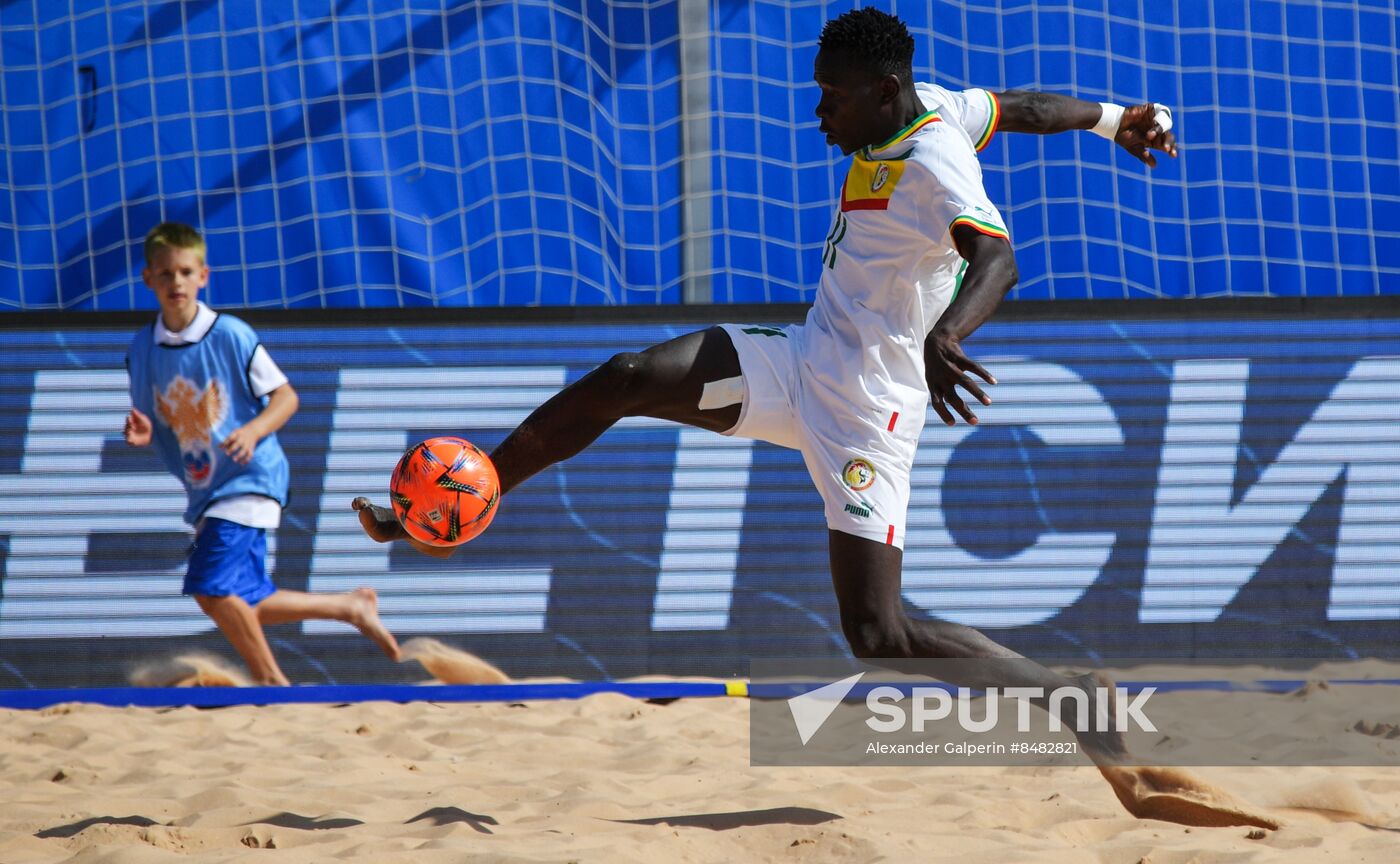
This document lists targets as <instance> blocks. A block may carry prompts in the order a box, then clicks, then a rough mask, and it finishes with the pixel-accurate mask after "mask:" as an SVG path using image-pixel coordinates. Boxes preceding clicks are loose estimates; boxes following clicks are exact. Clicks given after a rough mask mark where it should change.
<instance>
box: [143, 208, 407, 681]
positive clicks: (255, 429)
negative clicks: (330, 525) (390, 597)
mask: <svg viewBox="0 0 1400 864" xmlns="http://www.w3.org/2000/svg"><path fill="white" fill-rule="evenodd" d="M145 255H146V266H145V269H143V270H142V271H141V278H142V279H143V280H144V281H145V283H146V285H147V286H148V287H149V288H150V289H151V290H152V291H153V292H155V295H156V300H157V302H158V303H159V304H160V315H159V316H157V318H156V320H155V321H153V322H151V323H150V324H149V325H147V326H145V327H143V328H141V330H140V331H138V332H137V334H136V336H135V338H133V339H132V340H131V346H130V348H129V349H128V350H127V357H126V367H127V374H128V375H129V377H130V383H131V402H132V405H133V406H134V407H133V408H132V409H131V411H130V412H128V414H127V417H126V428H125V437H126V443H128V444H130V445H132V446H133V447H145V446H147V445H148V444H151V443H154V444H155V446H156V450H157V452H158V453H159V454H160V458H161V460H162V461H163V462H164V463H165V466H166V468H167V469H169V471H170V473H172V474H174V475H175V476H176V477H177V478H179V480H180V482H181V483H182V484H184V487H185V491H186V492H187V493H188V495H189V506H188V508H187V509H186V510H185V521H186V522H188V523H190V524H191V525H193V526H194V527H195V544H194V550H193V552H191V554H190V562H189V570H188V572H187V573H186V575H185V584H184V593H185V594H188V595H190V596H192V597H194V599H195V601H196V602H197V603H199V608H200V609H202V610H204V613H205V614H206V615H208V616H209V617H210V618H211V619H213V621H214V623H215V624H217V625H218V627H219V629H220V630H221V631H223V633H224V635H225V636H227V637H228V639H229V641H230V642H232V643H233V647H234V648H235V649H237V651H238V653H239V655H240V656H241V657H242V658H243V661H244V662H245V663H247V664H248V669H249V671H250V672H251V674H252V677H253V679H254V681H255V682H256V683H258V684H265V685H285V684H287V683H289V682H288V681H287V677H286V676H285V675H283V674H282V670H281V668H279V667H278V665H277V660H276V659H275V658H274V657H273V656H272V649H271V648H270V647H269V646H268V642H267V637H266V636H265V635H264V633H263V625H264V624H278V623H284V622H289V621H303V620H306V619H309V618H319V619H330V620H336V621H344V622H345V623H347V624H350V625H352V626H354V627H356V628H357V629H359V631H360V632H361V633H363V634H365V635H366V636H368V637H369V638H370V639H372V640H374V642H375V644H377V645H378V646H379V647H380V648H381V649H382V650H383V651H384V653H385V654H387V655H389V657H391V658H393V659H395V660H397V659H398V658H399V646H398V643H397V642H396V641H395V640H394V637H393V634H391V633H390V632H389V631H388V630H387V629H386V628H385V627H384V624H383V623H382V622H381V621H380V619H379V611H378V598H377V597H376V595H375V592H374V589H373V588H357V589H356V590H354V591H350V592H347V593H344V594H308V593H305V592H301V591H283V590H278V588H277V586H275V585H274V584H273V583H272V580H271V579H270V578H268V575H267V571H266V569H265V568H264V560H265V558H266V555H267V529H269V528H276V527H277V525H278V523H279V522H280V521H281V518H282V508H283V507H284V506H286V503H287V484H288V474H289V472H288V468H287V457H286V454H284V453H283V452H282V445H281V444H279V443H278V441H277V434H276V433H277V430H278V429H281V428H282V426H283V425H284V424H285V423H286V422H287V421H288V420H289V419H291V416H292V415H293V414H294V413H296V410H297V404H298V400H297V394H296V391H295V390H294V389H292V385H291V384H290V383H289V382H288V381H287V376H286V375H284V374H283V373H282V370H281V369H280V368H278V366H277V364H276V363H275V362H273V360H272V357H271V355H269V354H268V353H267V349H266V348H264V347H263V346H262V344H261V343H260V342H259V341H258V336H257V334H256V333H255V332H253V329H252V328H251V327H249V326H248V325H247V324H245V323H244V322H242V321H240V320H239V319H237V318H235V317H233V316H232V315H225V314H220V313H217V312H215V311H214V310H212V309H210V308H209V307H208V306H206V305H205V304H203V303H201V302H199V290H200V289H201V288H203V287H204V286H205V285H206V284H207V283H208V281H209V267H208V265H207V264H206V262H205V244H204V238H203V237H201V236H200V235H199V232H197V231H195V230H194V229H193V228H191V227H190V226H188V225H183V224H181V223H178V222H163V223H161V224H160V225H157V226H156V227H155V228H152V229H151V231H150V233H149V234H147V235H146V244H145Z"/></svg>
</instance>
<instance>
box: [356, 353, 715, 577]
mask: <svg viewBox="0 0 1400 864" xmlns="http://www.w3.org/2000/svg"><path fill="white" fill-rule="evenodd" d="M739 374H740V370H739V356H738V354H736V353H735V351H734V344H733V343H732V342H731V341H730V339H729V334H727V333H725V332H724V331H723V330H721V329H720V328H718V327H711V328H710V329H708V330H700V331H697V332H694V333H687V334H686V335H684V336H679V337H677V338H675V339H672V340H670V341H668V342H662V343H661V344H659V345H654V346H652V347H651V348H648V349H647V350H645V351H642V352H641V353H637V354H632V353H627V354H618V355H616V356H615V357H613V358H612V359H611V360H609V361H608V362H606V363H604V364H603V365H601V366H599V367H598V368H596V369H594V370H593V371H592V372H589V373H588V374H587V375H585V376H583V377H582V378H580V379H579V380H577V381H575V382H574V383H573V384H570V385H569V386H568V387H565V388H564V389H563V390H561V391H559V392H558V393H556V394H555V395H554V396H553V397H552V398H551V399H550V400H549V401H548V402H545V403H544V404H543V405H541V406H540V407H539V408H536V409H535V410H534V412H533V413H531V414H530V416H529V417H527V418H525V421H524V422H523V423H521V424H520V425H519V426H518V427H516V429H515V431H513V432H511V433H510V435H508V436H506V439H505V440H504V441H502V442H501V443H500V445H499V446H497V447H496V449H495V450H493V451H492V452H491V461H492V463H494V464H495V466H496V473H497V475H498V476H499V478H500V486H501V494H502V495H505V494H506V493H507V492H509V491H510V490H512V489H514V488H515V487H516V486H518V485H520V484H521V483H522V482H524V481H525V480H527V479H529V478H530V477H533V476H534V475H535V474H538V473H539V472H540V471H543V470H544V469H545V468H548V467H549V466H550V465H553V464H554V463H556V462H562V461H563V460H565V459H568V458H569V457H571V456H574V455H576V454H577V453H579V452H581V451H582V450H583V449H584V448H586V447H587V446H588V445H590V444H592V443H593V442H594V441H596V440H598V436H600V435H602V434H603V433H604V432H606V431H607V430H608V429H610V428H611V427H612V425H613V424H614V423H616V422H617V421H618V420H621V419H622V418H623V417H657V418H660V419H662V420H673V421H675V422H677V423H686V424H689V425H691V426H698V427H700V428H702V429H709V430H711V431H715V432H722V431H724V430H726V429H730V428H732V427H733V426H734V424H735V423H737V422H738V421H739V407H740V406H738V405H730V406H727V407H724V408H717V409H713V410H706V411H702V410H700V407H699V404H700V397H701V395H702V393H703V392H704V389H705V385H706V384H708V383H710V382H712V381H720V380H723V379H726V378H734V377H737V376H738V375H739ZM350 506H351V508H352V509H354V510H355V511H356V512H357V513H358V514H359V519H360V527H361V528H363V529H364V532H365V534H366V535H368V536H369V538H370V539H371V540H374V541H375V542H378V543H387V542H389V541H391V540H408V541H409V542H410V543H411V544H412V545H413V547H414V548H415V549H418V550H419V551H420V552H423V553H425V554H428V555H432V556H434V557H447V556H448V555H450V554H452V551H453V548H450V547H449V548H442V547H434V546H428V545H426V544H423V543H418V542H417V541H414V540H413V539H412V538H410V537H408V535H407V534H406V533H405V532H404V530H403V526H401V525H399V522H398V520H397V519H396V518H394V513H393V511H392V510H390V509H389V508H388V507H381V506H378V505H376V504H373V503H371V502H370V500H369V499H368V498H364V497H360V498H356V499H355V500H354V501H352V502H351V504H350Z"/></svg>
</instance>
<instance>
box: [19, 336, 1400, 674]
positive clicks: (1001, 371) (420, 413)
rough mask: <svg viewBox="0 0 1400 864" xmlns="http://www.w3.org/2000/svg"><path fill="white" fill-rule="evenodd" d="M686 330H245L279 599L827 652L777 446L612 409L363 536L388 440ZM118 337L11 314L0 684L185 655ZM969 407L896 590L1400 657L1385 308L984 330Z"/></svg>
mask: <svg viewBox="0 0 1400 864" xmlns="http://www.w3.org/2000/svg"><path fill="white" fill-rule="evenodd" d="M697 326H702V325H694V324H674V325H671V324H662V323H646V324H642V323H612V324H585V323H574V324H543V325H530V324H476V325H471V324H459V323H453V324H450V325H448V324H443V325H438V326H428V325H417V326H403V327H363V326H328V325H318V326H289V325H264V326H260V327H259V328H258V329H259V332H260V335H261V336H262V339H263V343H264V344H265V345H266V346H267V348H268V349H269V351H270V352H271V353H272V355H273V357H274V358H275V359H276V360H277V361H278V362H279V363H280V364H281V366H282V367H283V369H284V370H285V371H286V372H287V373H288V375H289V376H290V378H291V380H292V382H293V384H294V385H295V386H296V388H297V390H298V391H299V393H300V395H301V405H302V407H301V410H300V411H299V412H298V414H297V415H296V416H295V417H294V418H293V419H292V421H291V422H290V423H289V424H288V426H287V427H286V428H285V429H284V430H283V431H282V432H281V433H280V436H279V437H280V438H281V441H282V443H283V446H284V448H285V449H286V451H287V453H288V456H289V458H290V460H291V464H292V478H293V480H292V501H291V504H290V506H289V507H288V509H287V511H286V513H285V515H284V519H283V524H282V527H281V529H280V530H279V531H278V532H277V533H276V536H275V538H273V541H272V542H271V543H270V559H271V560H270V567H271V572H272V573H273V576H274V578H275V580H276V582H277V583H278V585H279V586H281V587H283V588H290V589H298V590H310V591H343V590H348V589H350V588H353V587H356V586H359V585H371V586H373V587H375V588H376V589H377V590H378V592H379V595H380V598H381V604H382V605H381V609H382V612H383V613H384V619H385V622H386V623H387V624H388V625H389V626H390V628H391V629H393V630H394V631H395V632H396V633H397V634H398V635H399V636H400V638H406V637H411V636H415V635H427V636H434V637H437V638H440V639H443V640H444V641H447V642H449V643H451V644H454V645H458V646H460V647H463V648H466V649H469V650H472V651H474V652H476V653H478V654H481V655H482V656H484V657H485V658H487V659H489V660H490V661H492V662H494V663H497V664H498V665H500V666H501V667H502V668H504V669H505V670H506V671H507V672H509V673H511V674H513V675H517V676H519V675H569V676H577V677H584V678H604V677H624V676H631V675H639V674H650V673H656V674H707V675H730V674H743V673H744V672H745V670H746V668H747V660H748V658H750V657H812V656H839V655H843V654H844V653H845V651H846V647H845V641H844V639H843V638H842V636H841V631H840V625H839V620H838V617H837V613H836V606H835V602H834V599H833V597H832V595H831V590H830V581H829V575H828V571H827V566H826V528H825V524H824V520H823V518H822V511H821V506H820V502H819V499H818V497H817V495H816V493H815V492H814V491H813V489H812V487H811V484H810V482H809V480H808V479H807V476H806V471H805V468H804V467H803V465H802V461H801V459H800V457H799V455H798V454H797V453H796V452H793V451H787V450H783V449H780V448H777V447H774V446H771V445H767V444H760V443H753V442H749V441H744V440H735V439H730V438H725V437H722V436H719V435H715V434H712V433H708V432H702V431H699V430H693V429H689V428H683V427H680V426H677V425H674V424H669V423H663V422H660V421H653V420H628V421H624V422H622V423H620V424H619V425H618V426H617V427H615V428H614V429H613V430H612V431H610V432H609V433H607V434H606V435H604V436H603V438H601V439H600V440H599V441H598V443H597V444H596V445H594V446H593V447H592V448H590V449H589V450H587V451H585V452H584V453H583V454H582V455H580V456H578V457H576V458H575V459H573V460H570V461H569V462H566V463H563V464H561V465H558V466H555V467H554V468H551V469H549V470H547V471H545V472H543V473H542V474H540V475H538V476H536V477H534V478H532V479H531V480H529V481H528V482H527V483H525V484H523V485H522V486H521V487H520V488H519V489H517V490H516V491H515V492H514V493H512V494H511V495H509V496H507V497H506V498H505V499H503V501H502V505H501V510H500V513H499V515H498V517H497V519H496V521H495V523H494V524H493V525H492V527H491V528H490V529H489V530H488V531H487V532H486V533H485V534H484V535H482V536H481V537H480V538H478V539H477V540H474V541H472V542H471V543H470V544H469V545H468V546H466V547H465V548H463V549H462V550H461V551H460V552H459V553H458V554H457V555H456V556H455V557H454V558H452V559H450V560H447V561H438V560H434V559H429V558H426V557H424V556H421V555H418V554H416V553H414V552H413V551H412V550H410V549H408V548H406V547H402V546H401V545H395V546H392V547H391V546H383V545H378V544H375V543H372V542H370V541H369V540H368V539H366V538H365V537H364V536H363V535H362V534H361V533H360V532H359V529H358V527H357V523H356V520H355V518H354V515H353V514H352V513H351V511H350V510H349V503H350V500H351V498H353V497H354V496H355V495H359V494H367V495H370V496H372V497H374V498H376V499H378V500H379V501H381V502H383V501H384V500H385V499H386V497H387V495H386V487H387V482H388V476H389V472H390V470H391V469H392V467H393V465H394V463H395V462H396V461H397V459H398V456H399V455H400V453H401V452H402V450H403V449H404V448H405V447H406V446H407V445H408V444H409V443H410V442H411V441H415V440H418V439H420V438H422V437H426V436H429V435H433V434H443V433H452V434H460V435H463V436H465V437H467V438H469V439H471V440H472V441H474V442H475V443H477V444H479V445H481V446H482V447H484V448H490V447H492V446H494V445H495V444H496V443H497V442H498V441H499V440H500V439H501V438H502V437H504V435H505V434H506V433H507V432H508V431H509V430H510V429H511V428H512V427H513V426H514V425H515V424H516V423H518V422H519V421H520V420H521V419H523V418H524V416H525V415H526V414H527V413H528V412H529V411H530V410H531V409H532V408H534V407H535V406H536V405H538V404H539V403H541V402H543V401H544V400H545V399H547V398H548V397H549V396H550V395H552V394H553V393H554V392H555V391H557V390H558V389H559V388H560V387H562V386H564V385H566V384H568V383H569V382H570V381H573V380H575V379H577V378H578V377H580V376H581V375H583V374H585V373H586V372H587V371H588V370H590V369H591V368H593V366H595V365H596V364H598V363H600V362H602V361H604V360H606V359H607V358H608V357H610V356H611V355H612V354H614V353H616V352H618V351H631V350H638V349H641V348H644V347H646V346H648V345H650V344H653V343H655V342H658V341H661V340H663V339H666V338H670V337H672V336H675V335H679V334H681V333H683V332H686V331H688V330H691V329H695V328H696V327H697ZM130 335H131V334H130V331H127V330H120V331H119V330H113V329H93V328H72V329H59V330H53V331H50V330H42V331H41V330H9V331H7V332H5V334H4V341H5V345H6V350H5V352H4V353H3V357H0V435H3V439H4V440H5V441H7V442H12V443H10V444H8V445H7V446H5V447H4V448H0V573H3V581H0V687H11V688H13V687H27V686H70V685H73V686H77V685H82V686H107V685H111V684H119V683H122V682H123V681H124V680H125V676H126V674H127V671H128V668H129V666H130V664H132V663H134V662H137V661H139V660H140V659H142V658H148V657H151V656H153V655H168V654H170V653H174V652H178V651H181V650H184V649H187V648H192V647H203V648H213V649H215V650H219V651H223V652H225V653H231V652H230V651H229V649H228V647H227V645H226V644H225V643H224V642H223V640H222V638H221V637H219V636H218V634H217V633H215V632H214V631H213V629H212V624H211V623H210V622H209V621H208V619H206V618H205V617H204V616H203V615H202V614H201V613H200V611H199V610H198V608H197V607H196V606H195V604H194V602H193V601H192V600H190V599H189V598H187V597H182V596H181V595H180V593H179V592H180V582H181V577H182V575H183V572H184V555H185V553H186V550H187V549H188V546H189V542H190V535H189V532H188V527H187V526H185V525H184V524H183V523H182V522H181V519H180V513H181V511H182V510H183V508H184V496H183V493H182V491H181V488H180V486H179V484H178V483H177V482H176V481H175V480H174V478H172V477H170V476H168V475H167V474H165V473H164V471H163V469H162V468H161V466H160V464H159V463H158V461H157V460H156V458H155V456H154V454H153V453H151V452H149V451H143V450H133V449H130V448H128V447H127V446H126V445H125V443H124V442H123V440H122V438H121V428H122V420H123V416H124V414H125V412H126V410H127V406H128V404H129V401H128V397H127V393H126V386H127V384H126V373H125V371H124V369H123V357H124V354H125V348H126V344H127V342H128V341H129V339H130ZM968 347H969V351H970V353H971V354H972V355H973V356H974V357H975V358H976V359H978V360H979V361H980V362H982V363H983V364H984V365H985V366H987V367H988V368H989V369H991V370H992V371H993V373H994V374H995V375H996V376H997V378H998V379H999V381H1000V382H1001V383H1000V384H998V385H997V386H996V387H995V388H994V389H993V390H992V396H993V398H994V400H995V402H994V404H993V405H992V406H990V407H989V408H986V409H983V410H982V411H981V412H980V414H981V417H982V423H981V424H980V425H978V426H976V427H969V426H965V425H960V426H957V427H954V428H947V427H944V426H942V425H941V424H940V423H939V422H938V421H937V418H936V417H934V416H933V415H930V421H931V422H930V423H929V425H928V427H927V428H926V429H925V431H924V433H923V437H922V440H921V444H920V450H919V455H918V460H917V463H916V466H915V470H914V473H913V484H914V489H913V496H912V503H911V511H910V518H909V527H908V537H907V546H906V550H905V573H904V597H905V601H906V604H907V606H908V607H909V609H910V611H911V613H913V614H916V615H920V616H937V617H941V618H947V619H952V620H956V621H961V622H964V623H967V624H969V625H972V626H976V627H979V628H984V629H986V630H988V631H990V632H991V633H993V635H994V636H995V637H996V638H997V639H999V640H1002V641H1004V642H1006V643H1007V644H1009V645H1011V646H1012V647H1014V648H1016V649H1018V650H1021V651H1024V652H1029V653H1032V654H1040V655H1050V656H1055V657H1067V656H1068V657H1081V658H1083V659H1084V660H1086V661H1094V660H1099V659H1111V658H1122V657H1177V658H1185V657H1190V658H1229V657H1264V658H1267V657H1299V656H1307V657H1353V656H1360V655H1380V656H1393V655H1394V654H1395V652H1396V646H1397V645H1400V531H1398V530H1396V526H1395V524H1394V522H1395V514H1396V513H1400V400H1397V399H1396V397H1395V394H1396V393H1397V392H1400V319H1334V320H1323V319H1309V320H1258V319H1249V320H1233V321H1228V320H1180V321H1163V320H1152V321H1146V320H1122V321H1111V320H1076V321H1030V322H1028V321H1007V322H993V323H991V324H989V325H988V326H986V327H985V328H983V329H982V330H981V331H979V333H978V334H977V336H976V337H975V338H974V339H973V340H972V341H971V342H970V343H969V346H968ZM270 633H271V635H272V637H273V640H274V650H276V651H277V652H278V655H279V658H281V659H283V661H284V666H285V667H286V669H287V671H288V673H289V674H290V675H291V676H292V677H293V678H294V679H295V680H299V681H302V682H319V683H354V682H366V681H405V680H413V679H414V678H415V677H422V676H421V674H419V675H417V676H415V674H414V670H411V669H408V668H406V667H398V666H395V665H393V664H391V663H389V661H387V660H385V659H384V658H383V657H382V656H381V655H379V654H377V653H376V651H375V649H374V648H373V646H371V645H369V644H368V642H366V641H365V640H363V639H362V638H361V637H359V636H358V634H356V633H354V631H353V630H351V629H350V628H349V627H348V626H346V625H342V624H338V623H334V622H330V623H327V622H307V623H304V624H299V625H282V626H278V627H274V628H272V629H271V630H270Z"/></svg>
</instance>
